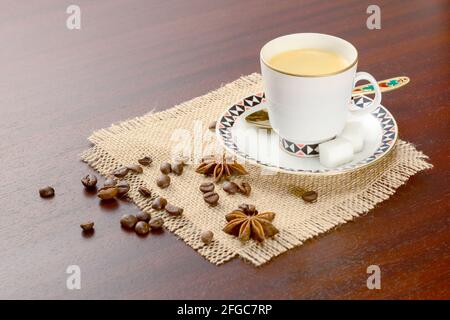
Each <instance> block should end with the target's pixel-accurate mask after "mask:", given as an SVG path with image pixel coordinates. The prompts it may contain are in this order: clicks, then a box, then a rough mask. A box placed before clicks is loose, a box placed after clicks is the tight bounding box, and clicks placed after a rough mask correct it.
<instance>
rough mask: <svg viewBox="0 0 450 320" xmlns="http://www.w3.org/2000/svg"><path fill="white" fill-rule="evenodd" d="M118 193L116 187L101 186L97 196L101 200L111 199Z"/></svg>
mask: <svg viewBox="0 0 450 320" xmlns="http://www.w3.org/2000/svg"><path fill="white" fill-rule="evenodd" d="M118 193H119V189H118V188H117V187H115V186H114V187H103V188H101V189H99V190H98V191H97V197H99V198H100V199H102V200H108V199H112V198H114V197H115V196H117V194H118Z"/></svg>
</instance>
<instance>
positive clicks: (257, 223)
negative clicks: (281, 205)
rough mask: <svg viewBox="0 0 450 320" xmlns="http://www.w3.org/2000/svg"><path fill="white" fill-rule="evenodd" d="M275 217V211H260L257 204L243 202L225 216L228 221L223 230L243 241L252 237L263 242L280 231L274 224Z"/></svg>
mask: <svg viewBox="0 0 450 320" xmlns="http://www.w3.org/2000/svg"><path fill="white" fill-rule="evenodd" d="M274 218H275V213H274V212H271V211H266V212H261V213H259V212H258V210H256V209H255V206H253V205H247V204H243V205H240V206H239V209H237V210H234V211H232V212H230V213H229V214H227V215H226V216H225V219H226V220H227V221H228V223H227V224H226V226H225V227H224V228H223V231H224V232H226V233H228V234H231V235H234V236H237V237H239V239H240V240H241V241H248V240H249V239H250V238H252V239H254V240H256V241H259V242H261V241H264V239H266V238H269V237H272V236H274V235H275V234H277V233H278V229H277V228H275V227H274V226H273V224H272V221H273V219H274Z"/></svg>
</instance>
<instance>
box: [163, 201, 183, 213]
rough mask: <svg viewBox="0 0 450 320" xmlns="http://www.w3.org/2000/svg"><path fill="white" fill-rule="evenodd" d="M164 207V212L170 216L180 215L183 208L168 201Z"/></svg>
mask: <svg viewBox="0 0 450 320" xmlns="http://www.w3.org/2000/svg"><path fill="white" fill-rule="evenodd" d="M165 209H166V212H167V213H168V214H170V215H171V216H181V214H182V213H183V208H179V207H177V206H174V205H172V204H170V203H169V204H167V205H166V207H165Z"/></svg>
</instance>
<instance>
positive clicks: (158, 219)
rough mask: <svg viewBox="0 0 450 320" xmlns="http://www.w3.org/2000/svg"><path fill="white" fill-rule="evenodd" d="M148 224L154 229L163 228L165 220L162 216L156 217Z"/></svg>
mask: <svg viewBox="0 0 450 320" xmlns="http://www.w3.org/2000/svg"><path fill="white" fill-rule="evenodd" d="M148 224H149V226H150V227H151V228H152V229H161V228H162V226H163V224H164V220H163V218H161V217H155V218H152V219H151V220H150V222H149V223H148Z"/></svg>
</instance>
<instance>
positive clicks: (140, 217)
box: [136, 212, 151, 222]
mask: <svg viewBox="0 0 450 320" xmlns="http://www.w3.org/2000/svg"><path fill="white" fill-rule="evenodd" d="M136 218H137V219H138V221H145V222H149V221H150V218H151V216H150V213H147V212H139V213H138V214H137V215H136Z"/></svg>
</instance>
